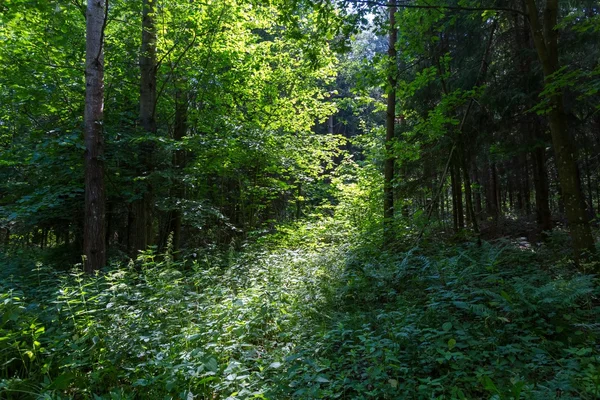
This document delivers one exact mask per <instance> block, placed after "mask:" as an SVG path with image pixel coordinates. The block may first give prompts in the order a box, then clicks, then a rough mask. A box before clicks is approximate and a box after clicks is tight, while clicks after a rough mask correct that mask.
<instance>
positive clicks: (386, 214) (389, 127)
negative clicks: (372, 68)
mask: <svg viewBox="0 0 600 400" xmlns="http://www.w3.org/2000/svg"><path fill="white" fill-rule="evenodd" d="M393 4H395V3H394V2H391V1H390V5H391V6H390V7H389V22H390V32H389V44H388V57H389V65H390V68H389V72H388V88H387V96H388V97H387V116H386V135H385V165H384V183H383V229H384V241H385V242H386V243H389V242H391V241H392V240H393V238H394V232H393V231H394V187H393V181H394V162H395V158H394V156H393V141H394V130H395V123H396V64H397V61H396V58H397V57H396V41H397V38H398V29H397V28H396V7H395V6H394V5H393Z"/></svg>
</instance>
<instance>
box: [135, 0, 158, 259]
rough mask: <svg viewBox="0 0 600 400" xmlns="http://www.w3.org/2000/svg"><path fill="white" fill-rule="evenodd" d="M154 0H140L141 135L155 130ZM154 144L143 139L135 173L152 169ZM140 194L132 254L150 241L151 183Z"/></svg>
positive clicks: (145, 174)
mask: <svg viewBox="0 0 600 400" xmlns="http://www.w3.org/2000/svg"><path fill="white" fill-rule="evenodd" d="M154 6H155V1H153V0H143V1H142V46H141V49H140V124H141V127H142V129H143V131H144V135H148V134H149V135H154V134H156V122H155V119H154V112H155V107H156V26H155V24H154V12H155V7H154ZM153 153H154V145H153V143H152V142H151V141H142V142H141V144H140V149H139V155H140V157H139V164H140V165H139V169H138V176H140V175H141V176H143V177H144V178H147V177H148V174H149V173H150V172H151V170H152V166H153V162H152V156H153ZM138 190H139V192H138V196H139V198H138V199H137V200H136V201H135V202H134V203H133V205H132V213H133V227H132V229H131V234H132V236H131V240H130V242H131V251H132V252H133V253H132V255H135V254H136V253H137V252H138V251H139V250H145V249H146V248H147V247H148V245H150V244H152V242H153V241H152V238H153V229H152V187H151V185H150V184H149V183H144V184H143V185H142V187H141V188H139V189H138Z"/></svg>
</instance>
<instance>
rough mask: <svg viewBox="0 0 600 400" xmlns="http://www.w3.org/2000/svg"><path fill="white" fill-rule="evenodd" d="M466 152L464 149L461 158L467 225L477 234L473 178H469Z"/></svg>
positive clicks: (477, 225)
mask: <svg viewBox="0 0 600 400" xmlns="http://www.w3.org/2000/svg"><path fill="white" fill-rule="evenodd" d="M467 154H468V153H466V151H465V150H464V149H463V154H462V157H461V161H462V170H463V179H464V181H465V206H466V207H467V225H468V224H469V223H470V224H471V226H472V227H473V231H474V232H475V233H479V224H478V223H477V217H476V216H475V210H474V208H473V196H472V194H471V177H470V176H469V169H468V168H467V165H468V161H467Z"/></svg>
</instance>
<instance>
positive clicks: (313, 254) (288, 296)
mask: <svg viewBox="0 0 600 400" xmlns="http://www.w3.org/2000/svg"><path fill="white" fill-rule="evenodd" d="M374 237H375V236H370V237H364V236H361V237H356V236H353V235H350V234H349V233H348V232H347V230H346V229H344V228H339V227H336V226H335V224H333V223H323V222H319V223H312V224H308V225H301V226H296V227H294V228H293V229H289V231H288V232H284V233H280V234H278V235H273V236H270V237H265V238H262V239H261V240H259V241H258V242H257V243H255V244H254V245H251V246H248V247H247V248H245V249H244V250H243V251H241V252H239V251H234V250H231V251H229V252H224V253H216V252H212V253H211V252H205V253H196V254H192V255H190V256H189V257H185V258H184V259H182V260H179V261H175V260H174V259H173V257H172V256H171V255H170V254H168V253H167V254H164V255H155V254H152V253H151V252H148V253H145V254H142V255H141V256H140V257H139V258H138V260H136V261H135V262H131V263H129V264H124V265H114V266H113V267H111V268H110V269H109V270H107V271H105V272H103V273H101V274H99V275H98V276H95V277H91V278H90V277H86V276H83V275H82V273H80V272H79V271H78V270H77V269H74V270H72V271H71V272H70V273H67V272H57V270H56V269H55V268H51V267H49V266H45V265H43V264H41V263H37V264H36V263H35V262H33V261H28V259H27V258H25V257H23V256H18V255H16V254H6V255H3V256H2V259H1V260H0V261H1V262H2V264H3V267H2V279H1V280H0V284H1V285H2V287H1V288H0V314H1V315H2V320H1V322H0V365H1V369H0V398H2V399H66V398H76V399H88V398H90V399H100V398H106V399H167V398H174V399H193V398H195V399H203V398H204V399H225V398H266V399H287V398H298V399H313V398H327V399H329V398H340V399H361V398H362V399H366V398H373V399H400V398H406V399H432V398H436V399H464V398H469V399H471V398H493V399H518V398H526V399H551V398H561V399H594V398H599V397H600V355H599V346H598V335H599V333H600V325H599V324H598V323H597V321H598V316H599V315H600V308H599V305H600V304H599V303H598V294H599V291H598V288H597V285H596V284H595V282H594V279H595V278H594V277H593V276H589V275H582V274H579V273H576V272H574V268H573V267H572V266H571V265H570V264H569V263H568V262H567V261H565V259H562V258H561V257H562V253H561V250H560V244H559V242H560V241H555V242H549V244H547V245H544V246H542V247H540V248H537V249H535V251H534V250H532V249H531V248H521V249H520V248H519V247H518V246H515V245H514V244H512V243H510V242H497V243H494V244H490V243H483V244H482V246H481V247H479V246H477V245H476V244H472V243H470V242H465V243H461V244H457V245H455V246H452V247H443V248H441V247H440V246H436V245H435V244H434V243H430V244H424V245H422V246H421V247H420V248H412V249H398V251H395V252H382V251H381V250H380V249H379V248H378V247H377V246H375V245H369V244H368V243H371V242H376V241H375V240H369V239H373V238H374ZM553 243H554V244H553Z"/></svg>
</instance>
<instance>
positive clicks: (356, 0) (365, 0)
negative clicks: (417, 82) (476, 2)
mask: <svg viewBox="0 0 600 400" xmlns="http://www.w3.org/2000/svg"><path fill="white" fill-rule="evenodd" d="M346 2H347V3H351V4H367V5H372V6H381V7H398V8H415V9H423V10H438V11H441V10H453V11H502V12H509V13H515V14H519V15H523V16H525V17H526V16H527V14H526V13H524V12H523V11H521V10H517V9H514V8H509V7H457V6H432V5H425V6H424V5H416V4H406V3H396V4H393V3H383V2H379V1H376V0H347V1H346Z"/></svg>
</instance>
